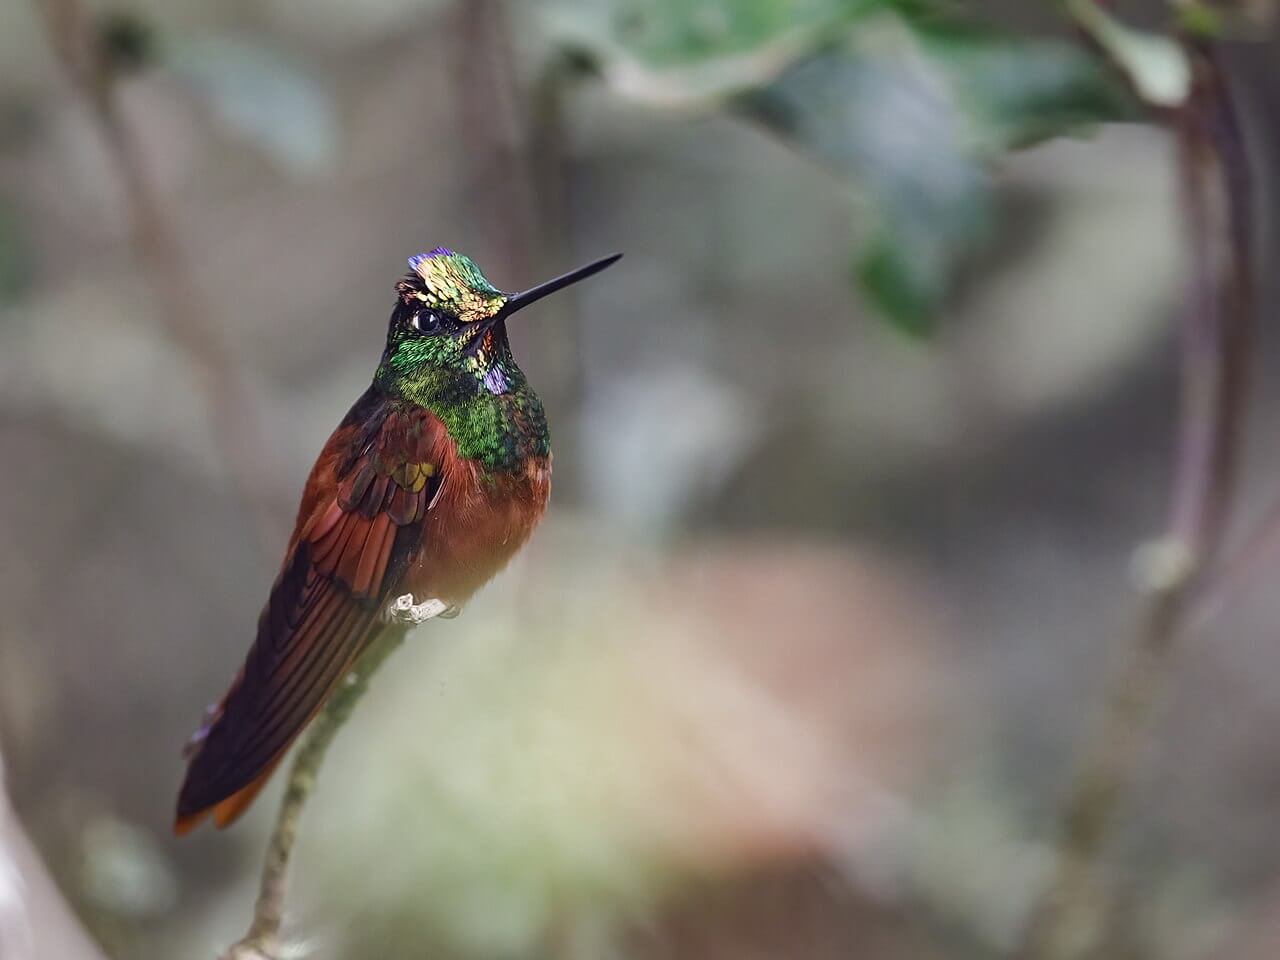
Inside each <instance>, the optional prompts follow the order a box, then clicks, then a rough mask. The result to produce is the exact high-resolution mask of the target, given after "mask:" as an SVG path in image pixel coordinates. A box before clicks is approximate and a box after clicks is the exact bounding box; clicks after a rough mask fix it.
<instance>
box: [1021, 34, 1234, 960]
mask: <svg viewBox="0 0 1280 960" xmlns="http://www.w3.org/2000/svg"><path fill="white" fill-rule="evenodd" d="M1184 49H1185V50H1186V52H1187V55H1188V57H1189V58H1190V59H1191V62H1192V64H1193V68H1194V73H1193V84H1192V91H1191V95H1190V97H1189V99H1188V101H1187V102H1186V103H1185V104H1184V105H1183V106H1182V107H1181V108H1180V109H1179V110H1178V111H1177V113H1176V114H1175V116H1174V121H1175V122H1174V133H1175V138H1176V144H1177V150H1178V160H1179V170H1180V173H1181V197H1182V202H1183V207H1184V219H1185V229H1186V236H1187V243H1188V249H1189V257H1190V283H1189V286H1188V290H1187V305H1186V310H1185V315H1184V319H1183V326H1182V391H1181V392H1182V409H1181V413H1180V419H1179V424H1178V438H1177V451H1176V454H1175V461H1174V470H1173V492H1172V503H1171V507H1170V512H1169V520H1168V526H1167V528H1166V533H1165V535H1164V536H1163V537H1162V538H1161V539H1160V540H1159V541H1158V542H1157V543H1155V544H1153V545H1151V546H1149V547H1147V548H1145V549H1144V550H1142V551H1140V552H1139V558H1138V559H1139V560H1140V561H1144V562H1142V563H1140V564H1139V566H1140V567H1141V568H1142V569H1141V571H1140V575H1141V581H1142V588H1143V594H1144V597H1145V607H1144V612H1143V614H1142V620H1141V623H1140V626H1139V627H1138V628H1137V629H1136V630H1134V632H1133V633H1132V635H1131V636H1130V637H1129V638H1128V639H1127V640H1126V642H1125V644H1124V646H1123V648H1122V649H1121V651H1120V654H1121V657H1122V663H1121V664H1120V667H1119V670H1118V672H1117V674H1116V676H1115V681H1114V683H1113V685H1112V686H1111V688H1110V689H1109V691H1108V693H1107V695H1106V697H1105V699H1104V700H1103V702H1102V703H1101V704H1100V706H1099V708H1098V720H1097V723H1096V728H1095V731H1094V734H1093V737H1092V738H1091V739H1090V741H1089V743H1088V745H1087V747H1086V749H1085V751H1084V753H1083V757H1082V759H1081V762H1080V764H1079V766H1078V767H1077V769H1076V772H1075V775H1074V777H1073V779H1072V781H1071V784H1070V787H1069V788H1068V794H1067V800H1066V803H1065V805H1064V807H1063V810H1062V813H1061V815H1060V821H1059V831H1058V840H1057V844H1056V847H1055V849H1054V864H1053V867H1052V869H1051V872H1050V878H1049V882H1048V884H1047V886H1046V888H1045V890H1044V891H1043V893H1042V894H1041V896H1040V897H1039V900H1038V902H1037V903H1036V904H1035V905H1034V906H1033V909H1032V911H1031V915H1030V922H1029V925H1028V928H1027V935H1026V937H1025V939H1024V941H1023V944H1022V949H1021V951H1020V956H1021V957H1023V958H1024V960H1070V958H1077V957H1083V956H1088V955H1091V953H1092V951H1093V950H1094V948H1095V947H1096V945H1097V943H1098V942H1099V940H1100V939H1101V936H1102V932H1103V928H1104V927H1105V925H1106V923H1107V920H1108V916H1107V914H1108V910H1107V903H1106V900H1105V898H1104V897H1103V895H1102V892H1101V888H1100V883H1099V873H1100V870H1101V860H1102V855H1103V853H1104V850H1105V842H1106V837H1107V832H1108V829H1109V828H1110V826H1111V824H1112V823H1113V822H1114V820H1115V817H1116V814H1117V812H1118V810H1119V808H1120V801H1121V799H1122V798H1123V796H1124V794H1125V792H1126V791H1127V790H1128V788H1129V787H1130V785H1131V784H1132V782H1133V781H1134V779H1135V777H1136V775H1137V768H1138V761H1139V759H1140V756H1141V752H1142V748H1143V745H1144V743H1145V741H1146V738H1147V736H1148V732H1149V728H1150V726H1151V719H1152V714H1153V713H1154V711H1155V707H1156V704H1157V703H1158V702H1159V694H1160V691H1161V690H1162V689H1163V687H1164V685H1165V683H1166V682H1167V680H1168V678H1169V675H1170V672H1171V668H1172V664H1173V654H1174V652H1175V651H1176V649H1177V647H1178V640H1179V639H1180V637H1181V636H1182V635H1183V634H1184V633H1185V632H1186V631H1187V630H1188V629H1189V628H1190V627H1192V626H1194V625H1196V624H1198V623H1199V622H1200V620H1199V618H1198V617H1197V612H1198V610H1197V607H1196V606H1195V603H1196V601H1198V599H1199V596H1200V590H1201V588H1202V583H1203V581H1204V572H1205V571H1206V569H1207V568H1208V567H1210V565H1211V564H1213V563H1214V561H1215V559H1216V557H1217V554H1218V548H1219V546H1220V543H1221V540H1222V532H1223V527H1224V525H1225V521H1226V519H1227V518H1228V516H1229V514H1230V508H1231V506H1232V505H1233V503H1234V493H1235V486H1236V484H1235V475H1236V467H1237V463H1238V460H1239V438H1240V432H1241V427H1242V423H1243V414H1244V406H1245V403H1244V399H1245V388H1246V386H1247V383H1248V363H1249V359H1250V356H1251V353H1252V281H1253V278H1252V272H1251V270H1252V268H1251V257H1250V246H1251V237H1252V224H1251V221H1250V216H1249V195H1250V190H1249V177H1248V174H1249V170H1248V164H1247V161H1246V159H1245V154H1244V149H1243V142H1242V138H1241V134H1240V130H1239V127H1238V124H1237V119H1236V114H1235V110H1234V105H1233V103H1232V101H1231V98H1230V96H1229V92H1228V90H1227V87H1226V80H1225V77H1224V74H1223V71H1222V68H1221V66H1220V64H1219V63H1218V61H1217V59H1216V57H1215V56H1214V52H1213V50H1212V48H1211V46H1209V44H1207V43H1199V42H1195V41H1191V40H1188V39H1184Z"/></svg>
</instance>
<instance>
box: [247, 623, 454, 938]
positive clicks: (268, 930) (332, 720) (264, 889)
mask: <svg viewBox="0 0 1280 960" xmlns="http://www.w3.org/2000/svg"><path fill="white" fill-rule="evenodd" d="M428 602H430V601H428ZM406 609H410V608H406ZM441 609H443V607H441ZM438 613H439V611H436V613H435V614H432V615H438ZM408 630H409V623H397V624H395V625H393V626H391V627H388V628H387V629H386V630H384V631H383V632H382V633H381V634H380V635H379V636H378V638H377V639H376V640H374V641H373V643H372V644H371V645H370V647H369V649H368V650H366V651H365V653H364V654H362V655H361V657H360V659H359V661H358V662H357V663H356V666H355V668H354V669H353V670H352V671H351V673H350V674H348V675H347V677H346V679H345V680H344V681H343V682H342V684H341V685H340V686H339V687H338V689H337V690H336V691H335V692H334V694H333V696H331V697H330V698H329V701H328V703H326V704H325V706H324V709H323V710H321V711H320V714H319V716H317V717H316V719H315V720H314V721H312V723H311V726H310V727H309V728H308V729H307V733H306V736H305V738H304V740H303V743H302V746H300V747H299V748H298V751H297V753H296V754H295V755H294V758H293V765H292V766H291V767H290V768H289V779H288V781H287V782H286V785H285V791H284V798H283V799H282V800H281V802H280V812H279V813H278V814H277V815H276V823H275V827H274V828H273V829H272V831H271V839H270V841H269V842H268V844H267V855H266V860H265V862H264V864H263V867H262V880H261V884H260V887H259V890H258V900H257V903H256V904H255V905H254V908H253V922H252V923H251V924H250V925H249V932H248V933H246V934H245V935H244V937H243V938H242V939H241V940H239V941H238V942H237V943H235V944H234V945H232V946H231V947H230V948H229V949H228V950H227V952H226V953H224V954H223V956H222V960H276V958H278V957H280V956H281V955H282V950H281V947H282V944H281V942H280V927H281V924H282V923H283V921H284V903H285V894H286V891H287V888H288V876H289V864H290V862H291V860H292V858H293V848H294V845H295V843H296V842H297V839H298V826H299V824H300V823H301V821H302V811H303V808H304V807H305V806H306V803H307V800H308V798H310V796H311V794H312V791H314V789H315V785H316V777H317V775H318V774H319V772H320V766H321V764H323V763H324V758H325V755H326V754H327V753H328V752H329V746H330V744H332V743H333V738H334V737H335V736H336V735H337V733H338V731H339V730H340V729H342V725H343V724H345V723H346V722H347V720H348V719H349V718H350V717H351V713H352V711H353V710H354V709H355V706H356V704H357V703H359V701H360V698H361V697H362V696H364V693H365V691H366V690H367V689H368V688H369V679H370V678H371V677H372V676H373V674H374V673H376V672H377V670H378V668H379V667H380V666H382V664H383V663H384V662H385V661H386V659H387V657H389V656H391V654H392V653H393V652H394V651H395V650H396V648H397V647H399V646H400V644H401V643H402V642H403V641H404V638H405V635H406V633H407V632H408Z"/></svg>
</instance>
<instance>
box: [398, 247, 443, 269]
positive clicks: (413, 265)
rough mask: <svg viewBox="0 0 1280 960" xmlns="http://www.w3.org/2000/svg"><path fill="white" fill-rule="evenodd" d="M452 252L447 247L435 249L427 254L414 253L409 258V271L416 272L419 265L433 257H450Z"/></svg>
mask: <svg viewBox="0 0 1280 960" xmlns="http://www.w3.org/2000/svg"><path fill="white" fill-rule="evenodd" d="M452 256H453V251H452V250H450V249H449V248H448V247H436V248H435V249H434V250H431V251H429V252H428V253H415V254H414V255H413V256H412V257H410V258H409V269H410V270H413V271H414V272H417V270H418V266H419V264H421V263H422V262H423V261H424V260H430V259H432V258H434V257H452Z"/></svg>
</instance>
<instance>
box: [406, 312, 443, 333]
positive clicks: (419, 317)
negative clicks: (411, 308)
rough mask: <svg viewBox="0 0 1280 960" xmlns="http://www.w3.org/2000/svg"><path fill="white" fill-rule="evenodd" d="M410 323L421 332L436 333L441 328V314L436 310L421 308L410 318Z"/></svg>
mask: <svg viewBox="0 0 1280 960" xmlns="http://www.w3.org/2000/svg"><path fill="white" fill-rule="evenodd" d="M409 325H410V326H411V327H413V329H415V330H417V331H418V332H420V333H436V332H438V331H439V330H440V326H441V320H440V314H438V313H436V312H435V311H434V310H419V311H418V312H417V313H415V314H414V315H413V316H412V317H411V318H410V319H409Z"/></svg>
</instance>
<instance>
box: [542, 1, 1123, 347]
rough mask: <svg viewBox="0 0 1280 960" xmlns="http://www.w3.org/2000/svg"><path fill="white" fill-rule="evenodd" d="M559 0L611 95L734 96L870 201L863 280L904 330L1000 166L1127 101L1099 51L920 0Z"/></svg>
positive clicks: (946, 286)
mask: <svg viewBox="0 0 1280 960" xmlns="http://www.w3.org/2000/svg"><path fill="white" fill-rule="evenodd" d="M566 3H568V6H569V7H572V9H574V10H575V11H577V13H578V14H579V16H578V17H577V18H576V19H574V21H573V23H574V27H573V30H576V31H577V33H576V36H577V37H578V41H576V42H579V43H580V47H579V49H580V50H585V51H587V53H586V55H587V56H588V58H589V59H592V61H593V62H594V63H595V64H596V65H597V66H598V68H599V70H600V73H601V75H602V76H603V77H604V79H605V81H606V82H607V83H609V84H610V85H611V86H612V87H613V89H614V90H615V91H616V92H617V93H618V94H620V95H622V96H626V97H629V98H632V99H636V100H640V101H643V102H646V103H648V104H650V105H653V106H658V107H666V108H682V109H689V108H695V109H711V108H714V107H719V106H721V105H725V104H728V105H730V106H732V107H734V108H737V109H739V110H740V111H743V112H745V113H746V114H747V115H748V116H750V117H752V118H754V119H755V120H756V121H757V122H758V123H760V124H761V125H762V126H764V127H765V128H767V129H769V130H770V131H772V132H773V133H775V134H777V135H778V136H780V137H784V138H785V139H787V140H789V141H790V142H792V143H794V144H795V145H796V146H797V147H799V148H801V149H802V150H804V151H806V152H808V153H810V154H813V155H815V156H817V157H819V158H820V159H822V160H823V161H824V162H825V163H827V164H828V165H829V166H830V167H831V168H832V169H833V170H835V171H837V172H838V173H839V174H840V175H842V176H843V177H845V178H846V179H847V180H848V181H849V182H850V184H851V185H852V186H853V188H854V189H855V191H856V192H857V193H858V195H859V196H860V197H861V198H863V199H864V200H865V201H866V204H865V208H864V209H865V211H866V216H865V219H866V221H867V224H868V231H867V232H868V236H869V237H870V238H871V239H870V240H869V241H868V242H867V245H866V248H865V249H864V250H863V251H862V252H861V254H860V255H859V257H858V266H857V268H856V271H855V275H856V276H857V278H858V281H859V284H860V286H861V288H862V291H863V292H864V294H865V295H866V296H867V297H868V299H869V300H870V302H871V303H872V304H873V305H874V306H875V307H876V308H877V309H878V310H879V311H880V312H881V313H882V314H883V315H884V316H885V317H887V318H888V319H889V320H890V321H892V322H893V323H894V324H895V325H896V326H898V327H900V328H901V329H903V330H906V331H908V332H910V333H912V334H915V335H920V334H923V333H926V332H928V330H929V329H931V326H932V322H933V317H934V315H935V314H936V313H937V311H938V309H939V307H940V306H941V304H942V302H943V300H944V299H945V297H946V295H947V293H948V291H949V290H950V288H951V285H952V280H953V278H954V277H955V275H956V273H957V271H958V269H959V268H960V266H961V265H962V263H963V262H964V260H965V259H966V258H967V257H969V256H971V255H972V253H973V251H975V250H976V249H979V248H980V247H981V244H982V243H983V242H984V241H985V239H986V237H987V236H988V234H989V230H990V224H991V221H992V220H993V219H994V214H993V206H994V203H993V197H992V194H993V188H992V184H991V178H990V169H991V167H992V166H993V164H994V163H995V162H996V161H997V160H998V159H999V158H1000V157H1001V156H1002V155H1003V154H1005V153H1006V152H1007V151H1009V150H1011V149H1015V148H1018V147H1023V146H1027V145H1029V144H1032V143H1037V142H1039V141H1042V140H1044V139H1047V138H1050V137H1055V136H1061V135H1064V134H1074V133H1078V132H1079V131H1081V130H1082V129H1085V128H1088V127H1090V126H1092V125H1095V124H1097V123H1100V122H1105V121H1109V120H1116V119H1122V118H1128V117H1131V116H1133V115H1134V114H1135V109H1134V107H1135V105H1134V103H1133V102H1132V98H1131V97H1130V96H1129V95H1128V94H1127V92H1126V91H1125V90H1124V89H1123V87H1122V85H1121V84H1119V83H1118V82H1117V81H1116V80H1115V79H1114V77H1113V76H1112V74H1111V73H1110V72H1109V71H1108V70H1107V69H1106V68H1104V66H1103V65H1102V64H1101V63H1100V62H1099V60H1098V58H1097V57H1096V56H1095V55H1093V54H1090V53H1088V52H1086V51H1084V50H1083V49H1082V48H1080V47H1078V46H1074V45H1070V44H1067V43H1063V42H1059V41H1050V40H1021V39H1013V38H1010V37H1007V36H1004V35H1000V34H996V33H993V32H991V31H983V30H980V29H977V28H975V27H973V26H970V25H966V24H957V23H956V22H955V20H954V18H951V19H948V18H947V17H946V16H944V14H943V13H942V12H940V9H941V5H940V4H938V3H935V2H931V0H791V2H788V0H658V2H654V0H647V2H641V0H612V2H606V3H602V4H585V3H584V2H583V0H577V2H570V0H564V2H562V3H561V4H560V5H559V7H560V9H562V10H563V9H566V8H567V7H566ZM593 11H594V12H593ZM589 24H590V25H589ZM566 35H567V34H566Z"/></svg>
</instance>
